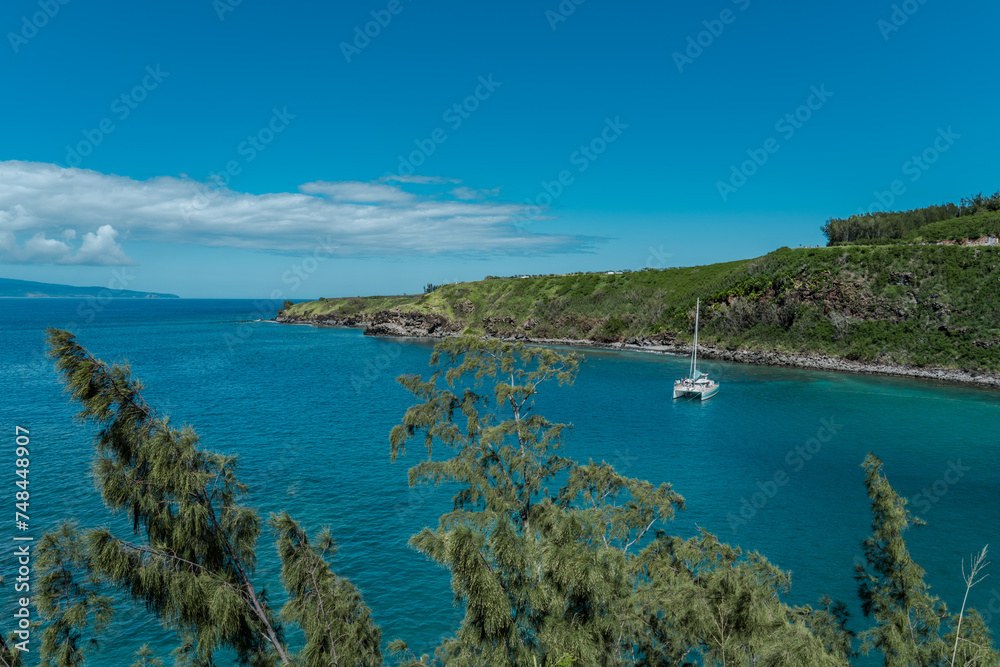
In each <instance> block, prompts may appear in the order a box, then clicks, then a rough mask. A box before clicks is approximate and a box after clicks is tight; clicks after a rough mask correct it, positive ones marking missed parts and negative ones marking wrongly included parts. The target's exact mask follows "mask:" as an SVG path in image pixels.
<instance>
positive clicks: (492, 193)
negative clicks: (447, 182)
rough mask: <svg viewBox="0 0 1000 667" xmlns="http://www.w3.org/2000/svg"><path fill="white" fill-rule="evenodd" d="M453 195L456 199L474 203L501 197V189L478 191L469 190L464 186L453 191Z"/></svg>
mask: <svg viewBox="0 0 1000 667" xmlns="http://www.w3.org/2000/svg"><path fill="white" fill-rule="evenodd" d="M451 194H452V195H453V196H454V197H455V199H462V200H464V201H473V200H476V199H487V198H489V197H498V196H499V195H500V188H490V189H488V190H477V189H475V188H468V187H466V186H464V185H462V186H459V187H457V188H455V189H454V190H452V191H451Z"/></svg>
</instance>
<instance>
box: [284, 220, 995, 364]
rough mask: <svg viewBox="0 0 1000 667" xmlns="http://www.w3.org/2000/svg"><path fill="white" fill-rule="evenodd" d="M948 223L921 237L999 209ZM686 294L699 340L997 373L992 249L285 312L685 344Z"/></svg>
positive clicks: (654, 274)
mask: <svg viewBox="0 0 1000 667" xmlns="http://www.w3.org/2000/svg"><path fill="white" fill-rule="evenodd" d="M977 217H979V216H977ZM948 222H949V223H951V225H952V227H950V228H949V227H948V224H947V223H935V224H934V225H928V227H927V228H924V229H922V230H918V231H920V232H922V233H923V236H922V238H924V239H927V238H930V237H932V236H937V237H938V238H951V237H954V238H965V237H967V236H979V235H981V233H987V232H988V231H991V230H992V229H993V228H994V226H998V224H1000V216H997V215H996V214H991V215H990V216H985V217H983V219H981V220H973V219H972V218H962V219H959V220H957V221H955V222H951V221H948ZM931 227H933V228H934V229H929V228H931ZM984 230H985V231H984ZM980 232H981V233H980ZM959 234H964V235H965V236H960V235H959ZM696 297H701V299H702V340H703V341H704V342H705V343H707V344H715V345H717V346H719V347H728V348H737V347H747V348H753V349H765V350H776V351H787V352H803V353H806V352H815V353H821V354H826V355H829V356H837V357H844V358H848V359H858V360H877V361H893V362H896V363H905V364H912V365H918V366H925V365H935V366H946V367H953V368H965V369H982V370H990V371H1000V316H998V313H1000V248H998V247H959V246H946V245H902V244H894V245H881V246H879V245H866V246H841V247H831V248H805V249H795V250H792V249H788V248H782V249H780V250H776V251H775V252H772V253H770V254H768V255H765V256H764V257H760V258H757V259H754V260H742V261H738V262H728V263H725V264H713V265H710V266H701V267H692V268H682V269H667V270H664V271H638V272H632V273H626V274H623V275H611V276H608V275H601V274H577V275H568V276H543V277H533V278H500V279H490V280H484V281H478V282H470V283H456V284H451V285H445V286H442V287H440V288H438V289H437V290H436V291H434V292H433V293H431V294H426V295H421V296H412V297H369V298H359V297H352V298H349V299H328V300H324V301H320V302H310V303H303V304H296V305H295V306H293V307H292V308H290V309H289V310H288V311H287V312H286V314H287V315H290V316H293V317H303V318H312V317H316V316H317V315H322V314H327V313H330V314H337V315H351V314H358V313H361V312H369V313H371V312H377V311H379V310H388V309H398V310H400V311H417V312H432V313H438V314H442V315H446V316H448V317H449V318H451V319H453V320H455V321H457V322H459V323H460V324H461V327H462V328H463V329H465V330H466V331H467V332H469V333H491V334H493V335H501V336H511V335H514V334H527V335H528V336H531V337H536V338H573V339H589V340H595V341H600V342H613V341H622V340H627V339H628V338H631V337H635V336H646V337H654V338H656V337H660V338H665V339H669V338H672V337H677V338H678V339H680V340H690V337H691V335H690V334H691V330H692V328H693V314H694V313H693V310H694V303H695V298H696Z"/></svg>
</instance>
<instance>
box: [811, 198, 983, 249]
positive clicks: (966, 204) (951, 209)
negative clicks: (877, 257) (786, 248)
mask: <svg viewBox="0 0 1000 667" xmlns="http://www.w3.org/2000/svg"><path fill="white" fill-rule="evenodd" d="M997 212H1000V190H998V191H997V192H996V193H995V194H993V195H988V196H983V194H982V193H979V194H978V195H974V196H972V197H967V198H965V199H963V200H962V202H961V204H942V205H940V206H927V207H925V208H917V209H913V210H910V211H887V212H886V211H876V212H871V213H865V214H862V215H852V216H850V217H847V218H830V219H829V220H827V221H826V224H824V225H823V226H822V227H821V228H820V229H821V230H822V232H823V234H824V235H825V236H826V238H827V240H828V241H829V244H830V245H843V244H852V243H885V242H893V241H896V240H900V241H905V240H907V239H915V238H920V237H921V236H923V235H922V234H921V228H922V227H926V226H929V225H933V224H934V223H937V222H944V221H947V220H949V219H952V218H957V217H964V216H976V215H980V214H983V213H997ZM972 227H973V228H974V227H975V225H972ZM946 228H947V226H945V227H942V228H941V229H946ZM946 233H948V234H952V233H954V232H951V231H948V232H946ZM973 236H979V234H969V235H968V236H959V237H954V236H947V237H944V238H954V239H956V240H957V239H960V238H970V237H973ZM942 240H943V239H942Z"/></svg>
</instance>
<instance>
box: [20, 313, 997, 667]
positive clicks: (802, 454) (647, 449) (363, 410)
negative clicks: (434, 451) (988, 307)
mask: <svg viewBox="0 0 1000 667" xmlns="http://www.w3.org/2000/svg"><path fill="white" fill-rule="evenodd" d="M0 305H2V307H3V309H4V315H5V317H4V318H3V320H2V322H0V345H2V347H0V395H2V396H3V401H2V406H0V416H2V420H0V422H2V424H3V428H4V429H5V432H6V433H7V434H8V435H7V436H5V437H6V438H7V439H8V440H7V442H6V444H4V445H3V447H2V448H0V451H4V452H7V453H8V463H7V465H8V466H9V468H8V469H9V470H10V477H9V484H10V489H9V490H10V493H9V494H8V496H9V497H10V498H12V497H13V491H14V487H13V482H14V476H13V471H14V455H13V444H14V435H13V434H14V426H15V425H20V426H23V427H25V428H28V429H29V430H30V431H31V438H32V455H31V478H30V479H31V486H30V489H31V512H30V516H31V522H30V523H31V527H30V529H29V531H27V532H26V533H20V531H17V529H16V528H15V526H14V523H13V512H14V508H13V506H11V507H10V508H9V510H10V513H9V514H10V521H9V523H6V524H0V575H2V576H3V577H4V579H5V583H4V584H3V588H4V594H3V595H2V596H0V602H2V604H3V611H4V613H5V616H4V617H5V618H11V616H10V615H9V614H8V612H12V610H13V608H14V606H13V605H14V598H15V594H14V591H13V588H12V585H13V581H14V577H15V576H16V570H15V561H14V559H13V550H14V547H13V541H12V539H11V538H12V537H13V536H14V535H15V534H26V535H31V536H34V537H35V538H36V539H37V538H38V537H40V536H41V535H42V534H43V533H44V532H45V531H46V530H48V529H51V528H52V527H54V526H55V525H57V523H58V522H60V521H62V520H64V519H75V520H77V521H79V522H80V524H81V525H82V526H88V527H92V526H102V525H109V524H110V525H112V526H113V527H115V528H116V529H121V530H127V528H128V527H127V526H126V525H125V523H124V522H123V521H122V520H121V518H120V517H118V518H113V519H109V518H108V515H107V512H106V511H105V510H104V508H103V505H102V504H101V502H100V498H99V496H98V493H97V491H96V490H95V487H94V483H93V480H92V478H91V477H90V476H89V465H90V462H91V460H92V456H93V453H92V452H93V448H92V438H93V429H92V428H91V427H89V426H85V425H80V424H78V423H76V422H74V421H73V415H74V413H75V408H74V406H72V405H71V404H69V403H68V401H67V398H66V396H65V395H64V394H63V392H62V386H61V384H60V382H59V379H58V377H57V376H56V374H55V372H54V370H53V368H52V364H51V361H49V360H48V359H47V358H46V357H45V355H44V345H43V343H44V329H45V327H46V326H56V327H60V328H67V329H69V330H71V331H73V332H74V333H76V334H77V335H78V337H79V341H80V343H81V344H83V345H84V346H85V347H87V348H88V349H90V350H91V351H92V352H93V353H94V354H95V355H97V356H98V357H100V358H102V359H105V360H107V361H128V362H129V363H130V364H131V367H132V371H133V373H134V374H135V375H136V376H137V377H139V378H141V379H142V380H143V381H144V383H145V385H146V387H147V388H146V396H147V399H148V400H149V402H150V403H151V404H153V405H154V406H156V407H157V408H158V409H159V410H160V411H161V412H163V413H167V414H169V415H170V416H171V419H172V421H173V422H174V423H175V424H176V425H180V424H190V425H192V426H193V427H195V429H196V430H197V431H198V433H199V434H200V435H201V439H202V444H203V446H204V447H206V448H208V449H212V450H217V451H222V452H225V453H230V454H236V455H238V456H239V457H240V462H241V475H242V478H243V479H244V481H246V482H247V483H249V484H250V486H251V488H252V494H251V496H250V498H249V499H248V502H249V503H251V504H253V505H254V506H256V507H257V508H258V509H259V510H260V511H261V512H262V514H264V515H266V513H267V512H271V511H278V510H281V509H287V510H288V511H289V512H290V513H291V514H292V515H293V516H294V517H296V518H297V519H299V520H300V521H301V522H302V523H303V524H304V525H305V526H306V527H307V528H308V529H309V530H311V531H312V530H316V529H318V528H320V527H322V526H327V525H328V526H330V527H331V528H332V530H333V533H334V536H335V537H336V539H337V542H338V544H339V545H340V550H339V552H338V554H337V556H336V558H335V561H334V566H335V569H336V570H337V572H338V573H339V574H341V575H343V576H345V577H347V578H349V579H351V580H352V581H353V582H354V583H355V584H356V585H357V586H359V587H360V589H361V590H362V592H363V594H364V596H365V599H366V601H367V603H368V604H369V605H370V607H371V608H372V610H373V613H374V615H375V617H376V620H377V621H378V622H379V623H380V625H381V626H382V630H383V637H384V639H386V640H387V641H388V640H390V639H395V638H401V639H404V640H406V641H407V642H408V643H409V644H410V646H411V648H413V649H414V650H416V651H417V652H418V654H419V653H421V652H432V650H433V647H434V646H435V645H436V644H437V643H438V641H439V640H440V638H441V637H442V636H445V635H447V634H449V633H451V632H452V631H453V630H454V628H455V627H456V625H457V623H458V622H459V620H460V618H461V610H460V609H458V608H457V607H456V606H455V605H454V604H453V596H452V593H451V591H450V585H449V578H448V575H447V572H445V571H443V570H441V569H439V568H438V567H436V566H435V565H434V564H433V563H431V562H428V561H427V560H426V559H424V558H423V557H422V556H421V555H420V554H418V553H416V552H415V551H413V550H411V549H409V548H408V547H407V543H406V542H407V539H408V537H409V536H410V535H412V534H414V533H416V532H417V531H419V530H420V529H421V528H423V527H424V526H433V525H435V524H436V520H437V517H438V516H439V515H440V514H442V513H443V512H444V511H446V510H447V509H448V508H449V507H450V496H449V494H448V493H447V490H445V489H425V488H419V489H410V488H408V486H407V483H406V470H407V467H408V466H409V465H412V464H413V463H415V462H416V461H417V460H418V458H419V457H420V455H421V451H418V450H417V449H411V451H410V452H409V453H408V456H407V457H405V458H404V459H402V460H401V461H398V462H397V463H396V464H391V463H390V462H389V447H388V433H389V429H390V428H391V427H392V426H393V425H394V424H396V423H398V421H399V419H400V418H401V417H402V415H403V413H404V412H405V410H406V408H407V407H408V406H409V405H410V404H411V403H412V399H411V397H410V395H409V394H408V393H407V392H406V391H405V390H403V389H402V388H401V387H399V386H398V385H397V384H396V383H395V382H394V380H393V378H395V377H396V376H398V375H400V374H403V373H426V372H427V369H428V366H427V361H428V357H429V355H430V351H431V349H432V347H433V345H432V342H430V341H416V340H389V339H378V338H371V337H365V336H363V335H362V333H361V332H360V331H357V330H347V329H317V328H312V327H304V326H282V325H275V324H270V323H266V322H252V321H248V320H253V319H257V318H259V317H261V316H262V314H265V315H267V316H270V315H271V314H273V312H276V310H277V308H278V304H269V303H261V302H253V301H244V300H170V301H157V300H149V301H145V300H120V301H110V302H107V303H104V304H100V303H88V302H83V301H77V300H70V299H65V300H64V299H0ZM583 354H584V355H585V357H586V362H585V363H584V364H583V365H582V367H581V370H580V373H579V377H578V379H577V381H576V383H575V384H574V385H573V386H572V387H557V386H555V385H551V386H546V387H543V393H542V394H541V396H539V400H538V402H537V407H536V411H537V412H538V413H540V414H544V415H545V416H547V417H548V418H549V419H551V420H553V421H564V422H570V423H572V424H573V425H574V427H573V429H572V430H571V431H570V432H569V434H568V435H567V438H566V449H565V454H566V455H568V456H570V457H572V458H575V459H577V460H580V461H586V460H588V459H594V460H598V461H599V460H606V461H608V462H610V463H612V464H614V465H615V466H616V468H617V469H618V470H619V472H622V473H624V474H628V475H630V476H635V477H640V478H644V479H648V480H649V481H651V482H654V483H659V482H670V483H672V484H673V486H674V488H675V490H676V491H677V492H679V493H680V494H681V495H683V496H684V497H685V498H686V500H687V509H686V510H685V511H683V512H681V513H679V514H678V516H677V518H676V520H675V521H674V522H673V524H672V525H671V526H668V530H669V531H670V532H671V533H674V534H679V535H682V536H691V535H694V534H696V532H697V531H698V530H699V528H704V529H706V530H709V531H711V532H713V533H716V534H718V535H719V537H720V538H721V539H722V540H724V541H728V542H731V543H734V544H739V545H740V546H742V547H744V548H746V549H752V550H758V551H760V552H761V553H763V554H764V555H765V556H767V558H768V559H770V560H771V561H772V562H774V563H776V564H778V565H779V566H781V567H782V568H784V569H787V570H790V571H791V572H792V580H793V587H792V591H791V593H790V594H789V596H788V598H787V599H788V600H789V601H790V602H792V603H794V604H807V603H813V604H814V603H815V602H816V601H817V600H818V599H819V598H820V597H821V596H822V595H824V594H828V595H830V596H832V597H834V598H835V599H842V600H844V601H845V602H848V603H849V604H850V606H851V609H852V611H853V612H854V617H853V618H852V622H851V626H852V628H853V629H855V630H861V629H863V628H864V627H865V623H864V620H863V619H862V618H860V610H859V608H858V605H857V604H856V601H855V600H856V598H855V589H856V586H855V583H854V579H853V568H854V565H855V563H859V562H861V558H862V556H863V552H862V549H861V541H862V540H863V539H864V538H865V537H866V536H867V535H868V533H869V531H870V516H869V512H868V501H867V498H866V496H865V493H864V487H863V484H862V480H863V471H862V469H861V468H860V464H861V462H862V460H863V459H864V456H865V454H866V453H867V452H869V451H873V452H875V453H876V454H877V455H878V456H879V457H881V458H882V460H883V461H884V463H885V470H886V473H887V475H888V477H889V479H890V481H891V482H892V483H893V485H894V486H895V487H896V488H897V490H898V491H899V492H900V493H901V494H903V495H905V496H907V497H908V498H910V499H911V509H913V511H914V512H915V513H916V514H917V515H918V516H921V517H922V518H924V519H925V520H926V521H927V522H928V525H927V526H924V527H920V528H916V529H914V530H912V531H910V532H909V533H908V542H909V545H910V548H911V551H912V553H913V555H914V557H915V559H916V560H917V562H919V563H920V564H921V565H923V567H924V568H925V569H926V570H927V581H928V582H929V583H930V584H931V586H932V590H933V592H934V593H936V594H937V595H939V596H941V597H942V598H943V599H944V600H945V601H946V602H947V603H948V604H949V606H950V607H952V608H955V609H957V608H958V607H959V606H960V604H961V600H962V594H963V592H964V583H963V581H962V573H961V562H962V559H963V558H965V559H968V558H969V554H970V553H972V552H974V551H978V550H979V549H981V548H982V546H983V545H985V544H987V543H990V544H994V545H1000V539H998V538H1000V512H998V505H997V501H996V498H997V496H998V492H1000V437H998V435H997V431H996V427H997V424H998V423H1000V392H997V391H994V390H988V389H981V388H976V387H965V386H958V385H949V384H940V383H933V382H929V381H919V380H910V379H896V378H883V377H869V376H859V375H849V374H837V373H829V372H817V371H805V370H796V369H775V368H764V367H753V366H742V365H735V364H725V363H713V362H704V369H705V370H707V371H708V372H709V373H710V374H711V375H712V377H713V378H714V379H718V380H719V381H720V382H721V383H722V391H721V392H720V393H719V395H718V396H717V397H716V398H713V399H712V400H710V401H707V402H705V403H704V404H696V403H690V402H674V401H672V400H671V397H670V396H671V394H670V392H671V387H672V384H673V380H674V379H675V378H676V377H680V376H681V375H683V374H684V372H685V370H686V369H687V363H688V362H687V360H686V359H682V358H676V357H667V356H658V355H650V354H645V353H639V352H611V351H603V350H597V351H595V350H585V351H583ZM10 502H11V505H13V500H11V501H10ZM996 567H1000V564H998V565H994V566H993V569H995V568H996ZM257 579H258V580H259V581H261V582H264V583H265V584H266V586H267V589H268V590H269V591H271V592H272V595H273V596H275V597H276V596H278V594H279V593H280V583H279V581H278V563H277V558H276V555H275V553H274V550H273V546H272V538H271V536H270V535H265V536H264V537H263V538H262V540H261V548H260V563H259V567H258V572H257ZM969 604H970V606H974V607H977V608H979V609H980V611H981V612H983V613H984V615H985V616H987V620H988V625H989V626H990V627H991V628H992V629H993V631H994V632H997V631H1000V573H994V574H993V576H991V577H990V578H988V579H987V580H986V581H985V582H984V583H983V584H980V585H979V586H978V587H976V588H974V589H973V591H972V593H971V594H970V598H969ZM991 609H992V610H994V611H992V612H991V611H990V610H991ZM39 639H40V638H39V636H38V635H37V634H35V635H34V636H33V641H34V642H37V641H38V640H39ZM143 642H148V643H150V644H151V645H152V646H153V648H154V649H155V650H157V652H159V653H160V655H161V656H164V657H166V655H167V654H168V652H169V651H170V650H171V649H172V648H173V646H174V645H175V642H174V637H173V635H172V634H171V633H169V632H166V631H164V630H163V629H162V628H160V626H159V624H158V623H156V622H155V621H153V620H151V619H149V618H148V617H147V615H146V614H145V612H144V611H143V610H141V609H133V608H131V607H130V605H125V608H124V609H123V611H122V613H121V614H120V616H119V619H118V621H117V622H116V624H115V626H114V627H112V628H111V629H110V630H109V632H108V634H107V637H106V638H105V640H104V641H102V643H101V644H100V646H99V648H98V649H97V651H96V652H95V654H94V656H93V657H94V663H93V664H102V665H103V664H107V665H119V664H128V662H127V661H128V659H129V656H130V655H131V653H132V652H133V651H134V649H135V648H136V647H137V646H138V645H139V644H140V643H143ZM35 647H36V648H37V643H35ZM36 655H37V654H36ZM29 664H34V663H32V662H31V661H30V660H29ZM859 664H862V662H859Z"/></svg>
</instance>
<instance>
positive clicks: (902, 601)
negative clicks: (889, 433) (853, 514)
mask: <svg viewBox="0 0 1000 667" xmlns="http://www.w3.org/2000/svg"><path fill="white" fill-rule="evenodd" d="M862 465H863V467H864V469H865V473H866V474H865V487H866V488H867V490H868V497H869V498H870V499H871V507H872V536H871V537H869V538H868V539H866V540H865V542H864V549H865V561H866V565H858V566H856V573H855V578H856V579H857V581H858V595H859V596H860V598H861V604H862V609H863V610H864V613H865V615H866V616H870V617H872V619H873V620H874V621H875V626H874V627H872V628H871V629H869V630H867V631H865V632H864V633H862V634H861V635H860V639H861V650H862V651H863V652H864V653H866V654H867V653H869V652H870V651H873V650H875V651H878V652H880V653H882V655H883V656H885V665H886V667H912V666H915V667H929V666H939V665H940V666H943V665H967V666H969V665H976V666H981V665H997V664H1000V656H998V654H997V652H996V651H995V650H994V649H993V648H992V640H991V637H990V635H989V631H988V630H987V629H986V627H985V626H984V624H983V622H982V619H981V618H980V617H979V615H978V614H977V613H976V612H975V611H971V610H970V611H966V612H965V614H966V616H965V618H964V620H961V619H960V618H959V616H957V615H956V616H955V617H952V618H950V619H949V616H948V609H947V606H946V605H945V604H944V602H942V601H941V600H940V599H938V598H937V597H936V596H934V595H931V593H930V590H929V587H928V585H927V584H926V583H925V582H924V570H923V568H922V567H920V565H918V564H917V563H916V562H915V561H914V560H913V558H912V557H911V556H910V552H909V550H908V549H907V547H906V541H905V540H904V539H903V532H904V531H906V530H907V529H908V528H909V527H910V526H911V525H923V523H924V522H923V521H922V520H920V519H919V518H917V517H914V516H912V515H911V514H910V512H909V511H908V510H907V509H906V499H905V498H901V497H900V496H899V494H898V493H897V492H896V490H895V489H893V488H892V486H891V485H890V484H889V481H888V479H886V476H885V473H884V472H883V470H882V461H880V460H879V459H878V458H877V457H876V456H875V455H874V454H869V455H868V456H867V457H866V458H865V461H864V463H863V464H862ZM963 611H964V610H963ZM944 621H947V622H948V625H949V626H954V627H960V632H961V637H960V638H957V637H956V633H955V632H954V631H952V632H949V633H948V634H946V635H945V636H944V637H942V635H941V625H942V622H944ZM956 639H958V640H959V641H958V647H957V651H953V650H952V647H953V646H954V645H955V644H956ZM953 653H956V656H955V659H954V661H953V660H952V654H953Z"/></svg>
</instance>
